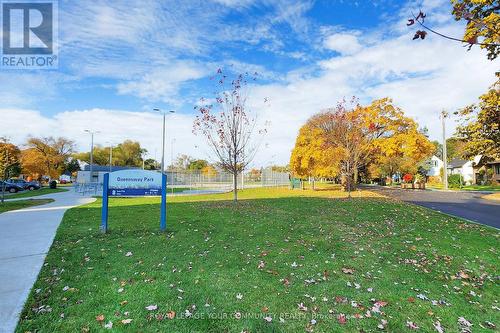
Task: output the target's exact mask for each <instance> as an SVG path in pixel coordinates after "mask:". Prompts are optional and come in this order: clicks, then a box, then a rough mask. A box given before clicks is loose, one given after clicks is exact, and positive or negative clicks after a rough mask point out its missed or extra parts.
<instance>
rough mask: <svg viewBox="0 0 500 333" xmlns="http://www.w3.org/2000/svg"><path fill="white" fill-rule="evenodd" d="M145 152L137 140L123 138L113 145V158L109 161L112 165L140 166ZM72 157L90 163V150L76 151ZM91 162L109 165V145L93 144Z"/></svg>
mask: <svg viewBox="0 0 500 333" xmlns="http://www.w3.org/2000/svg"><path fill="white" fill-rule="evenodd" d="M146 152H147V150H146V149H144V148H142V147H141V144H140V143H139V142H137V141H132V140H125V141H123V142H122V143H120V144H118V145H117V146H116V147H113V154H112V155H113V156H112V158H113V159H112V161H111V162H112V165H119V166H135V167H140V166H142V159H143V156H144V154H145V153H146ZM73 157H74V158H76V159H79V160H80V161H84V162H87V163H90V152H83V153H77V154H74V155H73ZM93 162H94V164H97V165H109V147H103V146H100V145H96V146H94V154H93ZM144 162H146V161H144ZM144 164H146V163H144Z"/></svg>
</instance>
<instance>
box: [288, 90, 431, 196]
mask: <svg viewBox="0 0 500 333" xmlns="http://www.w3.org/2000/svg"><path fill="white" fill-rule="evenodd" d="M434 149H435V148H434V145H433V144H432V143H431V142H430V141H429V140H428V139H427V137H426V136H425V135H424V134H422V133H421V132H420V131H419V130H418V125H417V123H416V122H415V121H413V120H412V119H411V118H409V117H406V116H405V115H404V112H403V111H402V110H401V109H400V108H398V107H397V106H395V105H394V104H393V102H392V100H391V99H389V98H383V99H379V100H375V101H373V102H372V103H371V104H370V105H368V106H361V105H359V104H357V103H353V105H352V106H351V107H347V106H346V104H345V102H342V103H340V104H339V106H337V108H333V109H329V110H326V111H324V112H322V113H320V114H317V115H315V116H313V117H311V118H310V119H309V120H308V122H307V123H306V124H305V125H304V126H303V127H302V128H301V129H300V131H299V135H298V136H297V140H296V143H295V147H294V149H293V151H292V155H291V158H290V167H291V170H292V172H293V173H294V174H295V175H297V176H299V177H307V176H312V177H337V176H339V175H342V178H345V179H344V181H347V183H348V184H350V182H351V178H352V180H353V181H354V183H356V182H357V178H358V175H357V173H358V169H360V168H361V167H366V169H367V170H368V172H369V173H370V175H371V176H372V177H382V176H385V175H392V174H393V173H395V172H397V171H399V172H411V173H415V172H416V171H417V170H416V169H417V166H418V163H419V162H420V161H422V160H424V159H426V158H427V157H429V156H430V155H431V154H432V153H433V151H434ZM347 167H348V168H349V169H350V170H349V171H346V168H347ZM349 188H350V185H349Z"/></svg>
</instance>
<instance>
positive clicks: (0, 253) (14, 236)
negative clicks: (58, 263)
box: [0, 190, 95, 333]
mask: <svg viewBox="0 0 500 333" xmlns="http://www.w3.org/2000/svg"><path fill="white" fill-rule="evenodd" d="M23 199H27V198H23ZM34 199H54V200H55V201H54V202H51V203H49V204H46V205H42V206H35V207H29V208H25V209H20V210H15V211H8V212H5V213H2V214H0V230H1V232H0V333H10V332H14V330H15V328H16V325H17V321H18V319H19V315H20V312H21V311H22V309H23V306H24V302H25V301H26V298H27V297H28V294H29V292H30V289H31V287H32V286H33V283H34V282H35V280H36V278H37V276H38V272H39V271H40V268H41V267H42V264H43V262H44V260H45V255H46V254H47V252H48V250H49V248H50V246H51V245H52V241H53V239H54V236H55V234H56V230H57V227H58V226H59V223H60V222H61V220H62V217H63V215H64V212H66V210H67V209H69V208H71V207H74V206H78V205H83V204H86V203H90V202H92V201H94V200H95V199H93V198H88V197H82V196H81V195H79V194H76V193H74V192H73V191H72V190H71V191H67V192H59V193H52V194H46V195H41V196H38V197H35V198H34ZM12 200H14V199H12Z"/></svg>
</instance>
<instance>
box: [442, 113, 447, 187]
mask: <svg viewBox="0 0 500 333" xmlns="http://www.w3.org/2000/svg"><path fill="white" fill-rule="evenodd" d="M446 117H448V112H446V111H445V110H443V111H441V125H442V126H443V168H444V170H443V171H444V172H443V186H444V189H445V190H447V189H448V161H447V157H448V154H447V153H446V124H445V119H446Z"/></svg>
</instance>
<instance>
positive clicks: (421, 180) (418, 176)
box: [415, 173, 425, 183]
mask: <svg viewBox="0 0 500 333" xmlns="http://www.w3.org/2000/svg"><path fill="white" fill-rule="evenodd" d="M415 183H425V176H422V175H421V174H419V173H417V174H416V175H415Z"/></svg>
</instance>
